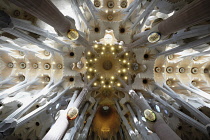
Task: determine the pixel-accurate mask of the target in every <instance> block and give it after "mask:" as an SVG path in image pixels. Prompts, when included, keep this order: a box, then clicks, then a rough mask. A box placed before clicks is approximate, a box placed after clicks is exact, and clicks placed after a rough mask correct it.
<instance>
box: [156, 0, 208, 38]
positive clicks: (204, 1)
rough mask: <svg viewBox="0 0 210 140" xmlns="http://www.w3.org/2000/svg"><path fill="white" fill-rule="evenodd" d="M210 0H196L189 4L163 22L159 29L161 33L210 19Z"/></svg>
mask: <svg viewBox="0 0 210 140" xmlns="http://www.w3.org/2000/svg"><path fill="white" fill-rule="evenodd" d="M209 7H210V0H194V1H193V2H192V3H190V4H189V5H187V6H185V7H184V8H183V9H181V10H180V11H178V12H177V13H175V14H174V15H173V16H171V17H169V18H168V19H166V20H165V21H163V22H161V23H160V24H159V26H158V30H159V32H160V33H161V35H163V36H165V35H169V34H171V33H174V32H176V31H178V30H180V29H184V28H187V27H189V26H192V25H195V24H198V23H201V22H203V21H206V20H209V19H210V14H209V13H210V8H209Z"/></svg>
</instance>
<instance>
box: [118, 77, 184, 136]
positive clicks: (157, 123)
mask: <svg viewBox="0 0 210 140" xmlns="http://www.w3.org/2000/svg"><path fill="white" fill-rule="evenodd" d="M118 80H119V81H120V82H121V83H122V85H123V86H124V92H127V93H129V95H130V97H131V98H132V99H133V101H134V103H135V104H136V105H137V107H138V108H139V109H140V110H141V111H142V112H144V117H145V118H147V121H146V125H147V127H148V128H149V129H151V130H152V131H154V132H155V133H156V134H157V135H158V137H159V138H160V139H161V140H169V139H170V140H181V139H180V137H179V136H178V135H177V134H176V133H175V132H174V131H173V130H172V129H171V128H170V127H169V126H168V125H167V124H166V123H165V122H164V120H163V119H162V118H161V116H160V115H159V114H157V113H155V112H154V111H152V109H151V107H150V106H149V104H148V103H147V101H146V100H145V98H144V96H143V95H142V94H141V93H139V95H138V94H137V93H136V92H135V91H134V90H132V89H131V87H129V86H128V85H127V84H126V83H125V82H124V81H123V80H122V79H121V78H119V77H118Z"/></svg>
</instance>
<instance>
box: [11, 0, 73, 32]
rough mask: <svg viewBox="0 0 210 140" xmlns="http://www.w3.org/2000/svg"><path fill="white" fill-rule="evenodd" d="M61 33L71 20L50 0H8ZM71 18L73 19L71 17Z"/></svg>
mask: <svg viewBox="0 0 210 140" xmlns="http://www.w3.org/2000/svg"><path fill="white" fill-rule="evenodd" d="M10 1H11V2H12V3H14V4H15V5H17V6H19V7H21V8H23V10H25V11H27V12H28V13H30V14H32V15H34V16H35V17H37V18H39V19H41V20H43V21H44V22H46V23H47V24H49V25H51V26H52V27H54V28H55V29H56V30H58V31H59V32H61V33H67V32H68V30H69V29H71V28H72V27H71V26H72V23H71V22H73V21H70V20H69V19H68V18H66V17H65V16H64V15H63V14H62V13H61V12H60V11H59V10H58V8H57V7H56V6H55V5H54V4H53V3H52V2H51V1H50V0H10ZM72 20H73V19H72Z"/></svg>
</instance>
